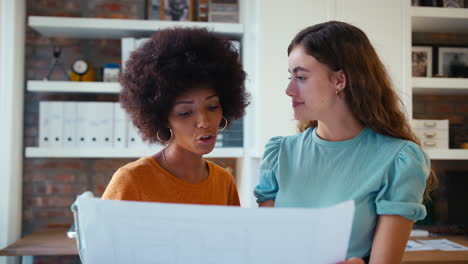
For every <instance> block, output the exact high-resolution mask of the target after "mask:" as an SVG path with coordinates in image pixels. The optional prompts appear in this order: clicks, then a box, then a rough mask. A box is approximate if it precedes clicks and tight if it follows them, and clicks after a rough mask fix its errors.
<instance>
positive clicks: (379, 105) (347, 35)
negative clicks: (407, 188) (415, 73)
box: [288, 21, 438, 199]
mask: <svg viewBox="0 0 468 264" xmlns="http://www.w3.org/2000/svg"><path fill="white" fill-rule="evenodd" d="M297 45H301V46H302V47H303V48H304V49H305V50H306V52H307V53H308V54H309V55H311V56H313V57H314V58H316V59H317V60H318V61H319V62H321V63H322V64H325V65H327V66H328V67H329V68H330V69H331V70H332V71H339V70H343V72H344V73H345V76H346V89H344V90H343V92H344V94H345V101H346V103H347V105H348V106H349V108H350V110H351V112H352V113H353V115H354V116H355V117H356V118H357V119H358V120H359V121H360V122H361V123H362V124H363V125H364V126H367V127H369V128H371V129H372V130H374V131H375V132H377V133H379V134H383V135H388V136H391V137H394V138H399V139H404V140H410V141H413V142H415V143H416V144H418V145H421V144H420V142H419V140H418V139H417V137H416V136H415V134H414V133H413V131H412V130H411V127H410V124H409V122H408V119H407V118H406V116H405V114H404V111H403V109H404V106H403V103H402V101H401V100H400V98H399V97H398V95H397V93H396V92H395V90H394V89H393V85H392V82H391V80H390V77H389V76H388V74H387V71H386V70H385V67H384V65H383V64H382V62H381V61H380V59H379V56H378V55H377V53H376V52H375V50H374V48H373V47H372V44H371V43H370V41H369V39H368V38H367V36H366V34H365V33H364V32H363V31H362V30H360V29H359V28H357V27H355V26H352V25H350V24H347V23H344V22H338V21H330V22H326V23H321V24H317V25H314V26H311V27H308V28H305V29H303V30H302V31H301V32H299V33H298V34H297V35H296V36H295V37H294V39H293V40H292V41H291V44H290V45H289V47H288V55H289V54H290V53H291V51H292V50H293V48H294V47H296V46H297ZM316 126H317V121H299V123H298V130H299V132H303V131H304V130H306V129H308V128H310V127H316ZM437 182H438V180H437V177H436V175H435V173H434V171H433V170H431V173H430V175H429V178H428V179H427V182H426V189H425V192H424V198H425V199H429V194H430V192H431V191H432V190H434V189H435V188H436V186H437Z"/></svg>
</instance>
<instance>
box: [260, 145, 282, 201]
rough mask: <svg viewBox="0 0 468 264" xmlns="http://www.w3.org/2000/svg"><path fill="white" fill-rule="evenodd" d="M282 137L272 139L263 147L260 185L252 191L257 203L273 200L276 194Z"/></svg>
mask: <svg viewBox="0 0 468 264" xmlns="http://www.w3.org/2000/svg"><path fill="white" fill-rule="evenodd" d="M282 139H283V137H274V138H272V139H270V141H268V143H267V144H266V145H265V152H264V153H263V157H262V161H261V163H260V169H259V174H260V175H259V178H260V183H259V184H258V185H257V187H255V189H254V195H255V197H257V203H258V202H264V201H267V200H274V199H275V198H276V193H277V192H278V189H279V186H278V180H277V178H276V176H277V174H278V157H279V152H280V146H281V141H282Z"/></svg>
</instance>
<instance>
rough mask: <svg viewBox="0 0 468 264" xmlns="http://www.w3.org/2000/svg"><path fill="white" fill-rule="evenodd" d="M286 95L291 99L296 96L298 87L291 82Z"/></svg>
mask: <svg viewBox="0 0 468 264" xmlns="http://www.w3.org/2000/svg"><path fill="white" fill-rule="evenodd" d="M286 94H287V95H288V96H290V97H293V96H294V95H295V94H296V87H295V85H294V83H293V82H292V81H289V83H288V87H286Z"/></svg>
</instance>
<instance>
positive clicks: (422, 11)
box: [411, 7, 468, 160]
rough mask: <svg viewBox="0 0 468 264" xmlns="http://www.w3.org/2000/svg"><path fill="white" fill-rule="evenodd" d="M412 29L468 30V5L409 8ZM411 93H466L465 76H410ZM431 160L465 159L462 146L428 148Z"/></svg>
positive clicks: (437, 30)
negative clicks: (467, 6) (460, 147)
mask: <svg viewBox="0 0 468 264" xmlns="http://www.w3.org/2000/svg"><path fill="white" fill-rule="evenodd" d="M411 29H412V31H413V32H439V33H440V32H449V33H468V9H467V8H441V7H411ZM412 87H413V94H444V95H448V94H451V95H460V94H468V78H436V77H432V78H420V77H413V78H412ZM425 151H426V152H427V153H428V155H429V157H430V158H431V159H434V160H468V150H465V149H427V150H425Z"/></svg>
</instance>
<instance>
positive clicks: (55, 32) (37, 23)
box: [28, 16, 244, 39]
mask: <svg viewBox="0 0 468 264" xmlns="http://www.w3.org/2000/svg"><path fill="white" fill-rule="evenodd" d="M28 25H29V26H30V27H32V28H33V29H35V30H36V31H37V32H39V33H40V34H41V35H43V36H47V37H63V38H91V39H103V38H105V39H112V38H114V39H116V38H117V39H119V38H124V37H145V36H149V35H150V34H151V33H154V32H155V31H158V30H161V29H165V28H171V27H175V26H178V27H206V28H208V29H211V30H213V31H215V32H217V33H219V34H222V35H226V36H230V37H235V38H240V37H242V35H243V33H244V27H243V25H242V24H234V23H206V22H179V21H158V20H135V19H107V18H82V17H47V16H30V17H28Z"/></svg>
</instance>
